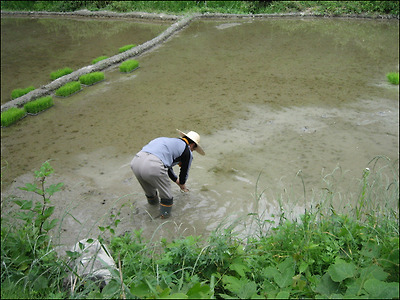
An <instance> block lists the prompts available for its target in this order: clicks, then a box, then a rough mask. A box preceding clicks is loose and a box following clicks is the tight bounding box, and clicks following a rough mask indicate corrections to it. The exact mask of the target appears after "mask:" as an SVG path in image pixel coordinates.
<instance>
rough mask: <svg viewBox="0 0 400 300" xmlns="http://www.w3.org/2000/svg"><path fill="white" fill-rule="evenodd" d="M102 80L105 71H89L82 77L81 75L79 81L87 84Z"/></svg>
mask: <svg viewBox="0 0 400 300" xmlns="http://www.w3.org/2000/svg"><path fill="white" fill-rule="evenodd" d="M101 80H104V73H103V72H93V73H88V74H84V75H82V76H81V77H79V81H80V82H81V83H82V84H86V85H91V84H95V83H96V82H99V81H101Z"/></svg>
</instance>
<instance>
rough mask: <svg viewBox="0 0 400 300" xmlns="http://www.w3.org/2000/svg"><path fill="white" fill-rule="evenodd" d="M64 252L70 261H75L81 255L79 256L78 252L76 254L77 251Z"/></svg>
mask: <svg viewBox="0 0 400 300" xmlns="http://www.w3.org/2000/svg"><path fill="white" fill-rule="evenodd" d="M65 252H66V253H67V255H68V256H69V257H70V258H72V259H77V258H78V257H79V256H81V254H80V253H79V252H77V251H69V250H66V251H65Z"/></svg>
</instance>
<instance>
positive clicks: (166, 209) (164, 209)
mask: <svg viewBox="0 0 400 300" xmlns="http://www.w3.org/2000/svg"><path fill="white" fill-rule="evenodd" d="M172 204H173V198H171V199H161V202H160V218H161V219H167V218H169V217H170V216H171V210H172Z"/></svg>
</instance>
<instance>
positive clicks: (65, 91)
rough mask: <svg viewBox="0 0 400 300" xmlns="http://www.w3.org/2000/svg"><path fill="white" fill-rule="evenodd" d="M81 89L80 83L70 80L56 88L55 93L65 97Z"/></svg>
mask: <svg viewBox="0 0 400 300" xmlns="http://www.w3.org/2000/svg"><path fill="white" fill-rule="evenodd" d="M80 90H81V83H80V82H79V81H71V82H68V83H66V84H65V85H63V86H62V87H60V88H59V89H57V90H56V93H55V94H56V95H57V96H60V97H67V96H69V95H71V94H73V93H75V92H78V91H80Z"/></svg>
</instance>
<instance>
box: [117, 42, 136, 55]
mask: <svg viewBox="0 0 400 300" xmlns="http://www.w3.org/2000/svg"><path fill="white" fill-rule="evenodd" d="M133 47H136V45H135V44H131V45H125V46H123V47H121V48H119V53H122V52H125V51H128V50H129V49H132V48H133Z"/></svg>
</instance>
